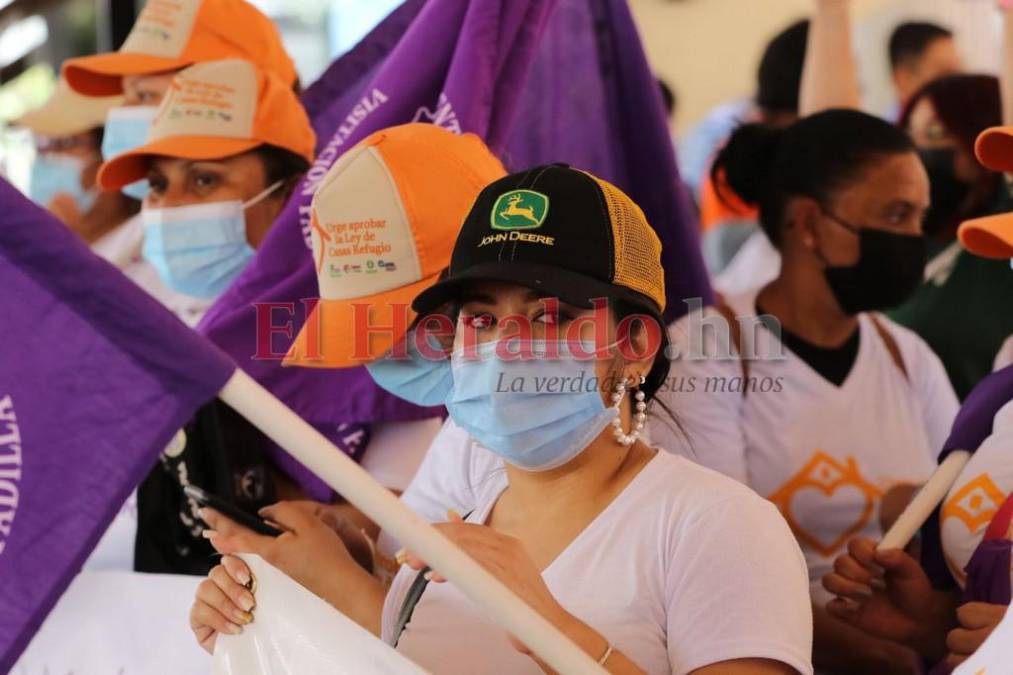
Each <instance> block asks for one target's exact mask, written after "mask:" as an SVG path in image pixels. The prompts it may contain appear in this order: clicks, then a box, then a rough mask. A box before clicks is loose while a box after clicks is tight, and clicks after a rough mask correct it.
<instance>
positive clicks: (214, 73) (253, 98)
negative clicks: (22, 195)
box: [98, 59, 316, 190]
mask: <svg viewBox="0 0 1013 675" xmlns="http://www.w3.org/2000/svg"><path fill="white" fill-rule="evenodd" d="M147 140H148V142H147V143H145V144H144V145H142V146H141V147H139V148H135V149H133V150H130V151H128V152H124V153H122V154H119V155H116V156H115V157H113V158H112V159H110V160H108V161H107V162H105V163H104V164H102V166H101V167H99V172H98V183H99V186H100V187H101V188H102V189H103V190H115V189H119V188H121V187H123V186H124V185H128V184H130V183H133V182H134V181H136V180H140V179H142V178H144V176H145V174H146V173H147V171H148V163H149V161H150V158H151V157H152V156H154V155H158V156H163V157H180V158H184V159H222V158H223V157H232V156H233V155H238V154H240V153H243V152H246V151H247V150H252V149H253V148H255V147H257V146H259V145H264V144H269V145H276V146H278V147H279V148H284V149H286V150H290V151H292V152H294V153H295V154H297V155H299V156H301V157H305V158H306V161H308V162H312V161H313V149H314V146H315V144H316V135H315V134H314V133H313V127H312V126H311V125H310V121H309V118H308V117H307V116H306V111H305V110H303V107H302V104H300V103H299V99H298V98H296V95H295V93H294V92H293V91H292V89H291V88H290V87H289V86H287V85H286V84H285V83H284V82H282V81H281V80H280V79H278V77H277V76H276V75H274V74H273V73H266V72H264V71H262V70H258V69H257V68H255V67H254V66H253V64H252V63H250V62H249V61H241V60H239V59H229V60H227V61H211V62H209V63H198V64H197V65H195V66H190V67H189V68H187V69H186V70H183V71H181V72H180V73H179V74H178V75H177V76H176V77H175V78H174V79H173V81H172V84H171V85H170V87H169V93H168V94H166V97H165V99H164V100H163V101H162V104H161V105H160V106H159V107H158V112H157V113H156V114H155V120H154V122H152V124H151V129H150V130H149V131H148V139H147Z"/></svg>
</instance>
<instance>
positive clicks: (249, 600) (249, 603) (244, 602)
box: [239, 595, 257, 612]
mask: <svg viewBox="0 0 1013 675" xmlns="http://www.w3.org/2000/svg"><path fill="white" fill-rule="evenodd" d="M256 604H257V603H256V601H254V599H253V597H252V596H249V595H241V596H239V606H240V607H242V608H243V611H245V612H249V611H250V610H251V609H253V607H254V605H256Z"/></svg>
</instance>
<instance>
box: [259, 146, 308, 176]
mask: <svg viewBox="0 0 1013 675" xmlns="http://www.w3.org/2000/svg"><path fill="white" fill-rule="evenodd" d="M253 152H254V153H255V154H256V155H257V156H258V157H260V160H261V161H262V162H263V163H264V175H265V176H266V180H267V184H268V185H271V184H272V183H277V182H278V181H280V180H281V181H289V180H291V179H293V178H298V177H299V176H302V175H303V174H304V173H306V172H307V171H309V169H310V163H309V161H307V159H306V158H305V157H303V156H302V155H297V154H296V153H294V152H292V151H291V150H286V149H285V148H279V147H278V146H277V145H270V144H267V143H265V144H264V145H259V146H257V147H256V148H254V149H253ZM291 182H292V183H293V184H294V183H295V181H294V180H292V181H291Z"/></svg>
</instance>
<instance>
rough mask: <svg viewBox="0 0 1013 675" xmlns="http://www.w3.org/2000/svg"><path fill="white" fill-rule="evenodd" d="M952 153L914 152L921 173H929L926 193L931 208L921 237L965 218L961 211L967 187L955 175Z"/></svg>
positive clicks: (951, 150) (968, 186) (941, 150)
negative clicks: (920, 164) (923, 167)
mask: <svg viewBox="0 0 1013 675" xmlns="http://www.w3.org/2000/svg"><path fill="white" fill-rule="evenodd" d="M956 154H957V152H956V150H954V149H953V148H941V149H935V150H919V151H918V155H919V156H920V157H921V158H922V164H924V165H925V171H926V173H928V174H929V194H930V198H931V200H932V205H931V206H930V207H929V210H928V212H927V213H926V214H925V223H924V225H923V229H924V230H925V234H936V233H937V232H942V231H943V230H945V229H947V228H948V227H954V226H956V225H957V224H958V223H959V222H960V221H961V220H963V219H964V216H966V215H967V214H965V213H963V211H962V209H963V208H964V205H965V204H966V203H967V195H968V194H969V193H970V191H971V185H970V184H968V183H965V182H964V181H962V180H960V179H959V178H957V176H956V173H955V169H954V166H953V159H954V157H955V156H956Z"/></svg>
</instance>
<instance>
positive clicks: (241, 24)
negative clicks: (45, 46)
mask: <svg viewBox="0 0 1013 675" xmlns="http://www.w3.org/2000/svg"><path fill="white" fill-rule="evenodd" d="M230 58H239V59H246V60H248V61H252V62H253V63H254V64H256V65H257V66H258V67H259V68H262V69H263V70H267V71H270V72H273V73H276V74H277V75H278V77H280V78H281V80H282V81H283V82H285V83H286V84H287V85H289V86H292V85H293V84H295V82H296V71H295V65H294V64H293V63H292V59H291V58H289V55H288V53H287V52H286V51H285V47H284V46H283V45H282V42H281V35H280V34H279V33H278V28H277V27H276V26H275V25H274V23H273V22H272V21H271V20H270V19H269V18H267V17H266V16H264V15H263V14H262V13H261V12H260V10H258V9H257V8H256V7H254V6H253V5H251V4H250V3H248V2H245V0H148V2H147V4H146V5H145V6H144V9H142V10H141V14H140V16H138V17H137V21H136V22H135V23H134V27H133V28H132V29H131V30H130V34H129V35H128V36H127V39H126V41H125V42H124V43H123V46H122V47H120V49H119V51H116V52H109V53H107V54H95V55H92V56H82V57H79V58H76V59H68V60H67V61H66V62H65V63H64V64H63V76H64V78H66V80H67V83H68V84H70V86H71V87H72V88H73V89H74V90H75V91H77V92H79V93H81V94H84V95H86V96H112V95H114V94H121V93H123V76H124V75H149V74H152V73H160V72H165V71H170V70H179V69H181V68H185V67H186V66H189V65H192V64H194V63H201V62H203V61H217V60H220V59H230Z"/></svg>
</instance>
